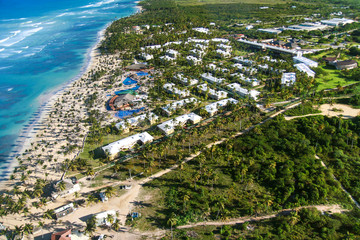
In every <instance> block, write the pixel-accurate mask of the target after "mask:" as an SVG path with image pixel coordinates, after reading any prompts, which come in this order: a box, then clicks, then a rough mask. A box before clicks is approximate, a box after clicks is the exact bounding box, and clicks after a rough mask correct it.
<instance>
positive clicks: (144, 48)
mask: <svg viewBox="0 0 360 240" xmlns="http://www.w3.org/2000/svg"><path fill="white" fill-rule="evenodd" d="M157 49H162V46H161V45H151V46H146V47H142V48H141V50H143V51H144V50H157Z"/></svg>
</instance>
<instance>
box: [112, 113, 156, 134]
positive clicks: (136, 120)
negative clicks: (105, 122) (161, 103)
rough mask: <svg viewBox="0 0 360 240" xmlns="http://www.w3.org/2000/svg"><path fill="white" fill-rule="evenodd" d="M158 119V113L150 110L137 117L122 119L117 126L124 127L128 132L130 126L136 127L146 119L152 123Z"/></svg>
mask: <svg viewBox="0 0 360 240" xmlns="http://www.w3.org/2000/svg"><path fill="white" fill-rule="evenodd" d="M157 119H159V117H158V116H157V115H155V114H154V113H152V112H149V113H145V114H141V115H139V116H136V117H132V118H128V119H125V120H122V121H121V122H119V123H117V124H116V125H115V127H117V128H118V129H122V130H123V131H125V132H128V131H129V128H130V127H136V126H138V125H139V124H140V123H142V122H144V121H149V123H150V124H154V123H155V122H156V120H157Z"/></svg>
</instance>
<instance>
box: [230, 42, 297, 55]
mask: <svg viewBox="0 0 360 240" xmlns="http://www.w3.org/2000/svg"><path fill="white" fill-rule="evenodd" d="M237 41H238V42H240V43H244V44H248V45H251V46H252V47H254V48H257V49H262V50H264V51H265V50H270V51H274V52H279V53H287V54H291V55H296V54H297V53H298V51H297V50H296V49H288V48H284V47H280V46H274V45H270V44H265V43H261V42H260V43H259V42H256V41H248V40H245V39H238V40H237Z"/></svg>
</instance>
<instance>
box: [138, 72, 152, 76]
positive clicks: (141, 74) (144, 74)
mask: <svg viewBox="0 0 360 240" xmlns="http://www.w3.org/2000/svg"><path fill="white" fill-rule="evenodd" d="M136 75H138V76H147V75H149V73H147V72H137V73H136Z"/></svg>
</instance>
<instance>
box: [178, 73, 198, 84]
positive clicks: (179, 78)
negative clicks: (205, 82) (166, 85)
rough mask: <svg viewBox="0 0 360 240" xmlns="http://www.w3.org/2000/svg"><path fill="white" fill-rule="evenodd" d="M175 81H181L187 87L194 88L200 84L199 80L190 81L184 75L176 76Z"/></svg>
mask: <svg viewBox="0 0 360 240" xmlns="http://www.w3.org/2000/svg"><path fill="white" fill-rule="evenodd" d="M174 79H176V80H179V81H180V82H181V83H183V84H185V85H187V86H193V85H196V84H198V82H199V80H197V79H189V78H186V77H184V75H182V74H177V75H175V76H174Z"/></svg>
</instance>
